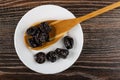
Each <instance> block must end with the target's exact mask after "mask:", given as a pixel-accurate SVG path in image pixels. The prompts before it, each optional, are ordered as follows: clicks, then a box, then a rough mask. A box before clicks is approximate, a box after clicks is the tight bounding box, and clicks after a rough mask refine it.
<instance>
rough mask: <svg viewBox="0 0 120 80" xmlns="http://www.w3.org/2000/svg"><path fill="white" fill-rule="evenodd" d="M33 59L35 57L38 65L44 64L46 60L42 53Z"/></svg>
mask: <svg viewBox="0 0 120 80" xmlns="http://www.w3.org/2000/svg"><path fill="white" fill-rule="evenodd" d="M34 57H35V61H36V62H37V63H39V64H41V63H44V62H45V60H46V55H45V53H44V52H39V53H37V54H36V55H35V56H34Z"/></svg>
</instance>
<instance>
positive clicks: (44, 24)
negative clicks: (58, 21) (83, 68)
mask: <svg viewBox="0 0 120 80" xmlns="http://www.w3.org/2000/svg"><path fill="white" fill-rule="evenodd" d="M39 28H40V31H41V32H45V33H49V32H50V31H51V27H50V26H49V24H48V23H47V22H42V23H41V24H40V27H39Z"/></svg>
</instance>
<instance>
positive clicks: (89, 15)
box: [76, 1, 120, 23]
mask: <svg viewBox="0 0 120 80" xmlns="http://www.w3.org/2000/svg"><path fill="white" fill-rule="evenodd" d="M117 7H120V1H118V2H116V3H113V4H111V5H108V6H106V7H104V8H102V9H99V10H97V11H94V12H91V13H89V14H87V15H85V16H82V17H79V18H76V20H77V21H78V22H79V23H81V22H83V21H86V20H88V19H90V18H93V17H95V16H98V15H100V14H102V13H105V12H107V11H109V10H112V9H114V8H117Z"/></svg>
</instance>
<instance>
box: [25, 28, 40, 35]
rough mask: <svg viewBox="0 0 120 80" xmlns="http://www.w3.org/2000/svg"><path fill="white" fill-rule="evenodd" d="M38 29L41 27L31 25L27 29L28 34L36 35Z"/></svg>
mask: <svg viewBox="0 0 120 80" xmlns="http://www.w3.org/2000/svg"><path fill="white" fill-rule="evenodd" d="M38 30H39V29H38V28H37V27H30V28H28V29H27V31H26V34H27V35H29V36H34V35H36V33H37V32H38Z"/></svg>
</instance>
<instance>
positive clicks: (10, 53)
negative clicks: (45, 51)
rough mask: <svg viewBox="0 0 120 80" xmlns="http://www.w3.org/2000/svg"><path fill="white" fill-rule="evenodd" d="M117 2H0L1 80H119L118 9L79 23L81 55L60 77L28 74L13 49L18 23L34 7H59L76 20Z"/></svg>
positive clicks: (57, 75)
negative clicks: (44, 5) (65, 9)
mask: <svg viewBox="0 0 120 80" xmlns="http://www.w3.org/2000/svg"><path fill="white" fill-rule="evenodd" d="M116 1H118V0H0V80H69V79H70V80H120V8H117V9H114V10H112V11H109V12H107V13H105V14H102V15H100V16H97V17H95V18H92V19H90V20H88V21H86V22H83V23H81V25H82V28H83V32H84V47H83V50H82V53H81V56H80V57H79V59H78V60H77V61H76V63H75V64H74V65H73V66H72V67H70V68H69V69H67V70H66V71H64V72H61V73H59V74H54V75H43V74H39V73H36V72H33V71H31V70H30V69H28V68H27V67H26V66H25V65H24V64H23V63H22V62H21V61H20V59H19V58H18V56H17V54H16V51H15V48H14V31H15V28H16V25H17V23H18V21H19V20H20V18H21V17H22V16H23V15H24V14H25V13H26V12H27V11H28V10H30V9H32V8H34V7H36V6H40V5H43V4H55V5H59V6H62V7H65V8H67V9H68V10H70V11H71V12H73V13H74V14H75V16H76V17H79V16H82V15H85V14H87V13H89V12H92V11H95V10H97V9H100V8H102V7H104V6H107V5H109V4H112V3H114V2H116ZM26 58H27V56H26Z"/></svg>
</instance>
